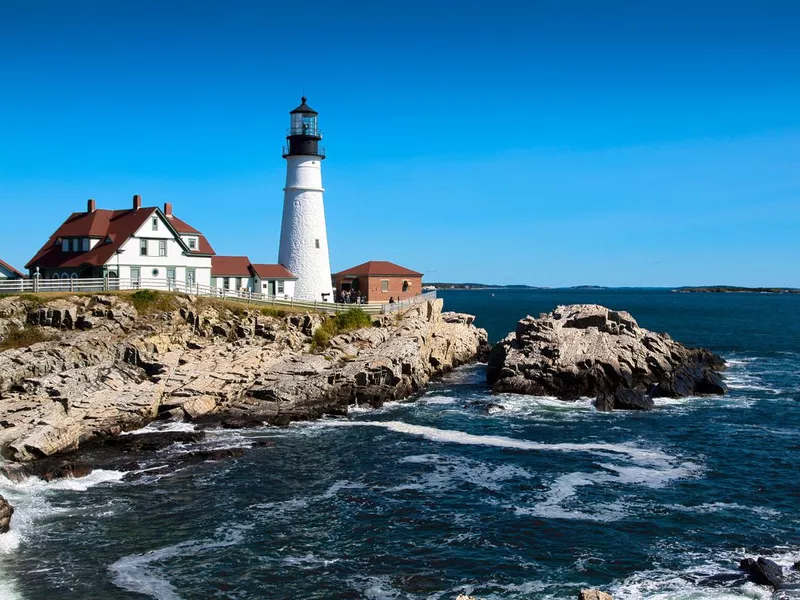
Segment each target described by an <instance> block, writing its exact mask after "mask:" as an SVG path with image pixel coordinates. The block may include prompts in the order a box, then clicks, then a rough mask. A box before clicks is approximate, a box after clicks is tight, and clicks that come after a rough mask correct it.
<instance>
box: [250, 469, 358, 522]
mask: <svg viewBox="0 0 800 600" xmlns="http://www.w3.org/2000/svg"><path fill="white" fill-rule="evenodd" d="M363 487H364V486H363V485H362V484H360V483H355V482H353V481H347V480H345V479H340V480H338V481H334V482H333V483H332V484H331V485H329V486H328V489H326V490H325V491H324V492H322V493H321V494H316V495H311V496H303V497H300V498H290V499H289V500H281V501H277V502H261V503H259V504H253V505H252V506H251V507H250V508H252V509H257V510H259V511H269V515H270V518H271V519H275V518H280V517H282V516H284V515H286V514H289V513H293V512H295V511H298V510H300V509H302V508H306V507H307V506H309V505H310V504H312V503H314V502H319V501H320V500H329V499H331V498H333V497H334V496H336V495H337V494H338V493H339V492H341V491H342V490H347V489H358V488H363Z"/></svg>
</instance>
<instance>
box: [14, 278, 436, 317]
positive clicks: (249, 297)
mask: <svg viewBox="0 0 800 600" xmlns="http://www.w3.org/2000/svg"><path fill="white" fill-rule="evenodd" d="M139 289H150V290H163V291H165V292H180V293H183V294H190V295H192V296H204V297H208V298H220V299H223V300H232V301H238V302H249V303H254V304H260V305H262V306H263V305H269V306H274V307H276V308H283V309H289V310H312V311H316V312H327V313H339V312H346V311H348V310H350V309H351V308H360V309H361V310H363V311H364V312H366V313H367V314H371V315H379V314H388V313H392V312H396V311H398V310H401V309H403V308H407V307H409V306H413V305H414V304H418V303H420V302H427V301H428V300H431V299H435V298H436V292H427V293H425V294H421V295H419V296H415V297H413V298H409V299H408V300H403V301H402V302H395V303H393V304H334V303H332V302H322V301H319V300H296V299H294V298H287V297H285V296H275V295H272V296H271V295H269V294H261V293H258V292H251V291H250V290H247V289H241V290H226V289H222V288H217V287H211V286H208V285H201V284H198V283H187V282H182V281H180V282H179V281H175V280H171V279H153V278H147V277H141V278H116V277H102V278H95V279H79V278H77V277H72V278H64V279H42V278H40V277H34V278H31V279H12V280H10V281H0V294H20V293H26V292H28V293H31V292H32V293H39V292H108V291H124V290H139Z"/></svg>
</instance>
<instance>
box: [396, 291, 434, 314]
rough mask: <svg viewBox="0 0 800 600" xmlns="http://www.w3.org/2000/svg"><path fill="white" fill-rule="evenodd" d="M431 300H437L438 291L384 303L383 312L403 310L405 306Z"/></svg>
mask: <svg viewBox="0 0 800 600" xmlns="http://www.w3.org/2000/svg"><path fill="white" fill-rule="evenodd" d="M429 300H436V291H432V292H425V293H423V294H420V295H419V296H412V297H411V298H408V299H406V300H402V301H400V302H393V303H391V304H384V305H383V309H384V310H383V312H384V314H388V313H393V312H397V311H398V310H403V309H404V308H408V307H409V306H414V305H415V304H421V303H423V302H428V301H429Z"/></svg>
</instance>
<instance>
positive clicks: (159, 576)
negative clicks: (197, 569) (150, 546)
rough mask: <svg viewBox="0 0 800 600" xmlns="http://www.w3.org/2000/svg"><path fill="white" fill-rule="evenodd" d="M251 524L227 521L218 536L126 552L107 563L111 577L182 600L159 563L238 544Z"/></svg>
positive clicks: (167, 599)
mask: <svg viewBox="0 0 800 600" xmlns="http://www.w3.org/2000/svg"><path fill="white" fill-rule="evenodd" d="M249 528H250V527H249V526H242V525H236V526H233V527H231V526H229V525H225V526H222V527H219V528H218V529H217V531H216V533H217V534H218V535H219V536H220V538H219V539H212V540H188V541H186V542H181V543H179V544H175V545H174V546H167V547H165V548H159V549H158V550H152V551H150V552H147V553H145V554H131V555H129V556H123V557H122V558H120V559H119V560H117V561H116V562H114V563H112V564H111V565H109V567H108V570H109V571H111V581H112V583H113V584H114V585H116V586H117V587H119V588H121V589H123V590H127V591H129V592H135V593H138V594H143V595H145V596H150V597H151V598H155V599H156V600H180V596H179V595H178V593H177V591H176V589H175V586H174V585H172V584H171V583H170V582H169V579H167V577H166V575H165V574H164V573H163V571H162V570H161V569H160V568H159V567H158V566H157V565H159V564H161V563H165V562H168V561H169V560H170V559H171V558H175V557H180V556H187V555H191V556H198V555H202V554H206V553H208V552H210V551H213V550H216V549H218V548H224V547H228V546H235V545H237V544H239V543H240V542H241V541H242V539H243V538H244V531H245V530H247V529H249Z"/></svg>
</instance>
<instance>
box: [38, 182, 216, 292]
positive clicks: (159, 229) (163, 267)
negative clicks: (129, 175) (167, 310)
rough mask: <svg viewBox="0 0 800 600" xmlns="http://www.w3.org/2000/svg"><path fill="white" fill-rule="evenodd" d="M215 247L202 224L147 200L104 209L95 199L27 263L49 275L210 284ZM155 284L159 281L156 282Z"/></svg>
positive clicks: (144, 283)
mask: <svg viewBox="0 0 800 600" xmlns="http://www.w3.org/2000/svg"><path fill="white" fill-rule="evenodd" d="M214 254H215V253H214V249H213V248H212V247H211V244H209V243H208V240H207V239H206V238H205V237H204V236H203V234H202V233H200V232H199V231H198V230H197V229H195V228H194V227H192V226H191V225H189V224H188V223H186V222H184V221H181V220H180V219H179V218H178V217H176V216H175V215H174V214H173V213H172V205H171V204H169V203H167V204H165V205H164V209H163V210H162V209H161V208H158V207H155V206H149V207H144V206H142V197H141V196H139V195H136V196H134V197H133V204H132V205H131V207H130V208H127V209H122V210H107V209H98V208H97V206H96V203H95V201H94V200H89V201H88V203H87V206H86V211H85V212H76V213H72V214H71V215H70V216H69V217H67V220H66V221H64V223H62V224H61V226H60V227H59V228H58V229H56V231H55V232H54V233H53V235H51V236H50V239H48V240H47V242H46V243H45V244H44V246H42V247H41V249H40V250H39V251H38V252H37V253H36V255H35V256H34V257H33V258H32V259H31V260H30V261H28V264H27V265H25V268H26V269H28V271H29V272H30V274H31V275H33V274H34V273H35V272H36V270H37V269H38V271H39V274H40V276H41V277H43V278H46V279H69V278H81V279H84V278H99V277H106V276H108V277H110V278H117V277H119V278H124V279H128V278H130V279H133V280H137V279H138V280H144V281H143V285H144V286H147V282H148V280H149V281H150V282H152V281H153V280H162V281H163V286H164V287H166V284H167V282H168V280H169V281H170V282H171V283H173V284H174V283H178V284H182V283H188V284H195V283H197V284H200V285H204V286H208V285H210V283H211V258H212V257H213V256H214ZM153 285H155V283H153Z"/></svg>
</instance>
